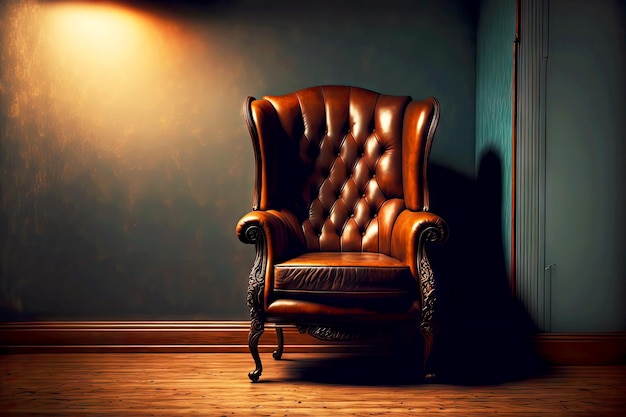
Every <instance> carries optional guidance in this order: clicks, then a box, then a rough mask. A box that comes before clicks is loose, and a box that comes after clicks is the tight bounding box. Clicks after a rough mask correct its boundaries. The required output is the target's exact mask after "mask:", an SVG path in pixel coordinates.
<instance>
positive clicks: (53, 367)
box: [0, 353, 626, 416]
mask: <svg viewBox="0 0 626 417" xmlns="http://www.w3.org/2000/svg"><path fill="white" fill-rule="evenodd" d="M262 359H263V361H264V368H265V369H264V372H263V375H262V376H261V381H260V382H259V383H256V384H252V383H250V382H249V380H248V377H247V372H248V371H249V370H250V369H251V367H252V360H251V358H250V356H249V355H247V354H241V353H233V354H221V353H206V354H163V353H159V354H139V353H138V354H114V353H108V354H30V355H4V356H0V378H1V382H0V384H1V385H0V388H1V389H0V410H1V411H0V414H1V415H3V416H14V415H41V416H78V415H116V416H117V415H154V416H165V415H188V414H189V415H193V414H197V415H211V416H213V415H216V416H233V415H236V416H239V415H241V416H310V415H316V416H318V415H332V416H369V415H376V416H407V415H432V414H441V415H444V414H445V415H459V416H461V415H462V416H485V415H496V414H497V415H499V416H520V415H527V416H530V415H568V416H621V415H626V414H625V413H626V400H625V397H626V367H624V366H615V367H610V366H607V367H595V366H583V367H559V368H554V369H551V370H550V371H549V372H547V373H545V374H543V375H540V376H535V377H532V378H527V379H524V380H517V381H508V382H504V383H498V384H495V383H494V384H481V385H480V384H463V385H461V384H454V383H450V382H445V381H441V382H439V383H435V384H424V383H421V381H420V380H419V378H418V375H416V373H414V372H413V369H412V368H411V367H410V366H403V365H402V364H401V363H398V362H397V361H395V362H394V361H393V360H389V359H385V358H382V359H381V358H377V357H373V358H372V357H343V356H341V355H337V354H335V355H333V354H291V355H290V354H289V353H286V354H285V357H284V359H283V360H281V361H274V360H273V359H272V358H271V355H270V354H263V355H262Z"/></svg>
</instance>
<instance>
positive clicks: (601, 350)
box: [535, 332, 626, 365]
mask: <svg viewBox="0 0 626 417" xmlns="http://www.w3.org/2000/svg"><path fill="white" fill-rule="evenodd" d="M535 347H536V350H537V352H538V353H539V355H541V356H542V357H543V358H544V359H545V360H546V361H548V362H549V363H554V364H557V365H626V333H624V332H619V333H617V332H616V333H540V334H538V335H536V336H535Z"/></svg>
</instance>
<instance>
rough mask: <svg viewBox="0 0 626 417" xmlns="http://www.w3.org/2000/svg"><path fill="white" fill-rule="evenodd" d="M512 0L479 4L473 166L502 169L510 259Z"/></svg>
mask: <svg viewBox="0 0 626 417" xmlns="http://www.w3.org/2000/svg"><path fill="white" fill-rule="evenodd" d="M514 39H515V0H484V1H482V2H481V4H480V12H479V18H478V28H477V40H476V166H477V170H479V171H480V165H481V163H482V162H484V157H485V156H486V155H487V154H490V155H495V156H497V159H498V160H499V163H500V168H501V178H500V179H499V180H500V182H501V187H502V188H501V190H502V191H501V201H502V203H501V205H502V207H501V213H502V219H501V220H502V244H503V249H504V256H505V260H506V264H507V265H510V259H511V256H510V254H511V201H512V198H511V197H512V186H511V172H512V165H511V155H512V153H511V152H512V148H511V146H512V130H511V129H512V123H513V116H512V115H513V113H512V97H513V96H512V94H513V91H512V86H513V78H512V77H513V40H514Z"/></svg>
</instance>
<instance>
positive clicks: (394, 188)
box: [246, 86, 438, 254]
mask: <svg viewBox="0 0 626 417" xmlns="http://www.w3.org/2000/svg"><path fill="white" fill-rule="evenodd" d="M246 106H247V107H248V108H247V109H246V116H247V122H248V127H249V129H250V133H251V136H252V138H253V144H254V149H255V156H256V164H257V165H256V169H257V171H256V183H255V194H254V204H253V208H254V209H255V210H269V209H273V210H283V211H285V212H288V213H290V214H291V216H290V217H289V218H290V219H291V221H292V222H293V224H292V225H291V226H292V228H293V230H295V231H296V233H297V235H298V236H299V240H300V243H301V245H302V248H301V249H302V251H306V252H311V251H323V252H338V251H340V252H381V253H385V254H390V251H391V232H392V228H393V225H394V222H395V220H396V218H397V217H398V215H399V214H400V213H401V212H402V211H403V210H404V209H406V208H408V209H410V210H413V211H428V185H427V181H426V161H427V158H428V154H429V151H430V145H431V143H430V139H431V138H432V133H433V132H432V131H431V129H433V130H434V127H433V126H436V124H437V123H436V122H437V118H438V104H437V102H436V101H435V100H434V99H428V100H424V101H412V100H411V98H410V97H408V96H391V95H382V94H378V93H375V92H372V91H369V90H365V89H361V88H357V87H348V86H322V87H313V88H307V89H303V90H300V91H297V92H294V93H291V94H287V95H282V96H265V97H263V99H261V100H252V99H250V100H249V101H248V102H247V104H246Z"/></svg>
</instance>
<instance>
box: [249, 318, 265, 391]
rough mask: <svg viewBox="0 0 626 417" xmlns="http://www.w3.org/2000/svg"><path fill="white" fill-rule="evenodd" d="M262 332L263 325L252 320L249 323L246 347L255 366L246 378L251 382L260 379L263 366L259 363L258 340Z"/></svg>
mask: <svg viewBox="0 0 626 417" xmlns="http://www.w3.org/2000/svg"><path fill="white" fill-rule="evenodd" d="M264 330H265V325H264V323H263V322H262V321H259V320H254V319H253V320H252V321H251V323H250V334H249V335H248V347H249V348H250V353H251V354H252V358H253V359H254V364H255V365H256V368H255V369H254V371H250V372H249V373H248V378H250V381H252V382H257V381H258V380H259V378H260V377H261V372H263V364H262V363H261V356H260V355H259V339H260V338H261V335H262V334H263V331H264Z"/></svg>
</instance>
